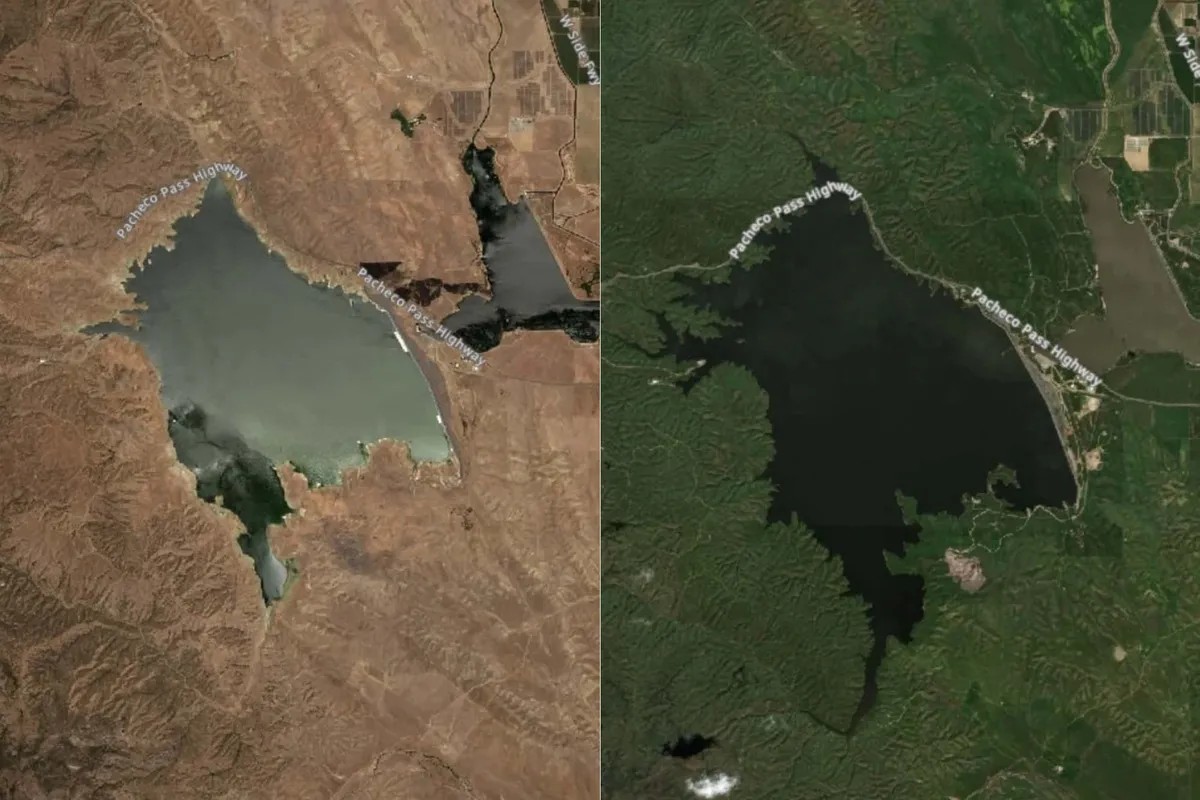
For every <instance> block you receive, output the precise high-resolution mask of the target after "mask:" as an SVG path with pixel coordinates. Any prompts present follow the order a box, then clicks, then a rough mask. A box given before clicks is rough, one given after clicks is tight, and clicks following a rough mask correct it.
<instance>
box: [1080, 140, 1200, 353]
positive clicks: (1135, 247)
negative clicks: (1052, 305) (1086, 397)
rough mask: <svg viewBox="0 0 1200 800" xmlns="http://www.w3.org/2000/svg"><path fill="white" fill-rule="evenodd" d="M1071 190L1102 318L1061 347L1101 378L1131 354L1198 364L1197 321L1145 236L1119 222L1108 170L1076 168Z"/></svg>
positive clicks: (1084, 322)
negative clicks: (1091, 254) (1092, 260)
mask: <svg viewBox="0 0 1200 800" xmlns="http://www.w3.org/2000/svg"><path fill="white" fill-rule="evenodd" d="M1075 188H1076V191H1078V193H1079V202H1080V205H1081V206H1082V207H1083V221H1084V224H1085V225H1086V226H1087V229H1088V233H1089V234H1091V239H1092V247H1093V248H1094V251H1095V255H1096V270H1097V278H1098V279H1099V282H1100V296H1101V297H1102V298H1103V300H1104V317H1103V318H1098V317H1094V316H1086V317H1082V318H1080V319H1078V320H1076V321H1075V322H1074V323H1073V328H1074V330H1073V331H1072V332H1071V333H1070V334H1069V335H1068V336H1067V337H1065V338H1064V339H1063V346H1064V347H1066V348H1067V349H1068V350H1070V351H1071V352H1072V353H1074V354H1075V355H1076V356H1077V357H1078V358H1079V360H1080V361H1082V362H1084V363H1085V364H1086V365H1087V366H1088V367H1089V368H1090V369H1092V370H1093V371H1095V372H1096V373H1097V374H1101V375H1102V374H1103V373H1104V372H1105V371H1107V370H1109V369H1111V368H1112V367H1113V366H1115V365H1116V363H1117V360H1118V359H1119V358H1120V357H1121V356H1122V355H1124V354H1125V353H1126V352H1129V351H1135V352H1141V353H1178V354H1179V355H1181V356H1183V357H1184V358H1185V359H1187V361H1188V362H1189V363H1192V364H1200V320H1197V319H1196V318H1195V317H1193V316H1192V315H1191V312H1189V311H1188V308H1187V304H1186V303H1185V302H1184V299H1183V295H1182V294H1180V292H1179V287H1178V285H1177V284H1176V283H1175V278H1174V276H1172V275H1171V271H1170V268H1169V267H1168V266H1167V264H1166V262H1165V261H1164V260H1163V256H1162V253H1160V252H1159V250H1158V247H1157V246H1156V245H1155V243H1154V239H1153V238H1152V237H1151V235H1150V231H1149V230H1147V229H1146V226H1145V225H1144V224H1143V223H1142V222H1141V221H1140V220H1135V221H1133V222H1126V221H1125V219H1124V217H1122V216H1121V205H1120V201H1119V200H1118V198H1117V195H1116V190H1115V189H1114V188H1113V184H1112V180H1111V179H1110V177H1109V172H1108V170H1107V169H1105V168H1104V167H1098V166H1091V165H1087V164H1085V165H1083V166H1081V167H1079V168H1078V169H1077V170H1076V171H1075Z"/></svg>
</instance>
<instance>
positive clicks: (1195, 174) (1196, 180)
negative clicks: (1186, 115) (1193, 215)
mask: <svg viewBox="0 0 1200 800" xmlns="http://www.w3.org/2000/svg"><path fill="white" fill-rule="evenodd" d="M1198 115H1200V109H1198V108H1197V107H1196V106H1192V130H1193V131H1195V130H1200V128H1197V127H1196V123H1198V122H1200V119H1198V118H1197V116H1198ZM1197 138H1198V137H1196V136H1192V137H1191V145H1192V146H1191V158H1192V168H1191V170H1190V172H1189V176H1188V199H1189V202H1190V203H1191V204H1192V205H1198V204H1200V171H1198V170H1197V164H1196V161H1197V159H1196V153H1197V152H1200V151H1198V150H1197V147H1198V146H1200V142H1197V141H1196V139H1197Z"/></svg>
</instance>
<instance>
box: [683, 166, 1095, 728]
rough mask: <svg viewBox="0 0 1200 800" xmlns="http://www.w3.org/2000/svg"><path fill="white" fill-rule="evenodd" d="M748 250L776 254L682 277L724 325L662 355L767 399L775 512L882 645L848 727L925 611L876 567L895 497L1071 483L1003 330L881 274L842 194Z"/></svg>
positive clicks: (887, 544)
mask: <svg viewBox="0 0 1200 800" xmlns="http://www.w3.org/2000/svg"><path fill="white" fill-rule="evenodd" d="M826 176H829V173H826ZM832 177H834V178H836V176H832ZM757 241H761V242H762V243H764V244H767V245H769V246H770V247H772V248H773V254H772V255H771V256H770V258H769V259H768V260H767V261H766V262H765V263H762V264H759V265H757V266H755V267H753V268H751V269H734V270H733V272H732V275H731V277H730V280H729V282H728V283H710V284H706V283H703V282H701V281H699V280H693V279H688V278H679V280H681V281H682V282H683V283H685V284H686V285H687V287H688V288H689V290H690V292H691V302H692V303H693V304H694V305H696V306H699V307H704V308H709V309H712V310H714V311H716V312H717V313H718V314H720V315H721V316H722V317H723V318H725V319H728V320H730V321H731V324H730V325H729V326H727V327H726V328H725V332H724V334H723V335H721V336H720V337H718V338H716V339H712V340H708V341H703V340H700V339H698V338H694V337H692V336H689V335H683V336H676V335H675V334H674V333H673V332H670V331H668V333H669V334H670V337H669V338H670V343H669V345H668V346H669V349H671V350H672V351H673V352H674V354H675V355H676V356H677V357H678V358H679V359H680V360H684V361H693V362H694V361H696V360H699V359H705V360H706V362H707V363H706V365H705V366H704V367H703V368H701V369H700V370H699V371H697V372H696V373H694V374H693V375H692V376H691V378H690V380H689V384H694V383H695V381H696V380H698V379H699V377H701V376H702V375H704V374H706V373H707V371H708V370H709V369H711V368H712V367H713V366H714V365H716V364H719V363H732V364H738V365H741V366H743V367H745V368H746V369H748V370H750V372H752V373H753V374H754V377H755V378H756V380H757V381H758V383H759V385H760V386H762V388H763V389H764V390H765V391H766V393H767V394H768V396H769V401H770V406H769V417H770V422H771V427H772V431H773V435H774V441H775V449H776V455H775V457H774V459H773V461H772V462H771V465H770V467H769V470H768V477H769V478H770V480H771V482H772V483H773V484H774V486H775V494H774V498H773V502H772V505H771V509H770V518H771V520H772V521H781V522H790V521H791V519H792V517H793V515H795V516H796V517H797V518H798V519H799V520H800V521H801V522H803V523H804V524H805V525H806V526H807V527H809V528H810V529H811V530H812V531H813V534H814V535H815V536H816V538H817V539H818V540H819V541H820V542H821V543H822V544H823V545H824V546H825V547H826V548H828V550H829V551H830V552H831V553H832V554H834V555H836V556H837V557H838V558H840V559H841V561H842V564H843V565H844V570H845V574H846V577H847V579H848V581H849V584H850V588H851V590H852V591H853V592H854V593H856V594H859V595H861V596H862V597H863V598H864V599H865V600H866V601H867V602H868V604H869V607H870V611H869V624H870V625H871V628H872V630H873V631H874V634H875V637H876V647H875V651H874V653H873V655H872V657H871V661H870V663H868V665H867V674H866V676H865V680H864V683H865V687H866V688H865V691H864V697H863V704H862V706H861V707H860V711H859V715H858V717H856V720H857V718H860V717H861V715H862V714H863V713H865V712H866V711H867V709H869V707H870V705H871V704H872V702H873V700H874V696H875V692H876V687H875V672H876V671H877V669H878V666H879V663H880V661H881V659H882V658H883V653H884V644H885V643H886V640H887V639H888V638H889V637H894V638H896V639H898V640H900V641H902V642H907V641H909V640H910V638H911V637H912V636H913V631H914V626H915V625H916V623H917V622H918V621H919V620H920V619H921V616H922V614H923V610H922V602H923V593H924V592H923V584H922V581H921V579H920V578H919V577H917V576H915V575H905V574H893V573H892V572H891V571H890V570H889V569H888V566H887V564H886V562H885V556H884V554H885V552H889V551H890V552H892V553H896V554H903V552H904V549H905V545H906V543H910V542H913V541H916V539H917V537H918V536H919V535H920V530H919V528H917V527H915V526H910V525H906V524H905V522H904V520H903V518H902V515H901V511H900V508H899V506H898V504H897V498H896V493H897V492H902V493H903V494H905V495H907V496H910V497H913V498H915V499H916V500H917V504H918V509H919V511H920V512H921V513H937V512H948V513H951V514H958V513H961V512H962V511H963V502H962V498H963V495H964V494H967V493H971V494H979V493H984V492H986V491H988V478H989V474H991V473H992V472H993V470H994V469H995V468H996V467H997V466H999V465H1004V466H1007V467H1010V468H1012V469H1013V470H1015V472H1016V476H1017V480H1018V482H1019V485H1016V486H1004V485H1001V486H997V487H995V491H996V493H997V495H998V496H999V497H1001V498H1002V499H1004V500H1006V501H1007V502H1008V503H1010V504H1011V505H1012V506H1013V507H1014V508H1017V509H1026V508H1030V507H1032V506H1035V505H1044V506H1053V507H1057V506H1062V505H1063V504H1070V503H1073V502H1074V501H1075V495H1076V485H1075V481H1074V476H1073V473H1072V471H1071V469H1070V466H1069V464H1068V462H1067V458H1066V455H1065V454H1064V451H1063V448H1062V444H1061V442H1060V440H1059V437H1058V433H1057V431H1056V429H1055V427H1054V423H1053V420H1052V417H1051V415H1050V412H1049V410H1048V408H1047V407H1046V404H1045V401H1044V400H1043V398H1042V396H1041V394H1040V392H1039V391H1038V389H1037V387H1036V386H1035V384H1034V383H1033V381H1032V379H1031V377H1030V375H1029V373H1028V372H1027V371H1026V369H1025V367H1024V365H1023V364H1022V362H1021V360H1020V357H1019V356H1018V355H1017V353H1016V352H1015V351H1014V349H1013V347H1012V345H1011V343H1010V342H1009V340H1008V338H1007V337H1006V336H1005V334H1004V333H1003V332H1002V331H1001V330H1000V329H999V328H998V327H997V326H996V325H995V324H993V323H992V322H990V321H988V320H987V319H985V318H984V317H983V315H982V314H981V313H980V312H979V311H978V310H977V309H975V308H968V307H964V306H962V305H961V304H960V303H959V302H958V301H957V300H955V299H954V298H953V297H952V296H951V295H950V294H949V293H947V292H944V291H940V290H936V291H935V290H932V289H931V288H930V287H929V286H928V285H922V284H921V283H918V281H917V280H916V279H914V278H912V277H910V276H909V275H906V274H905V273H903V272H901V271H899V270H898V269H896V268H893V267H892V266H891V265H890V264H889V263H888V262H887V260H886V259H885V258H884V257H883V255H882V254H881V253H880V252H879V251H878V250H877V249H876V248H875V246H874V242H873V239H872V234H871V231H870V228H869V225H868V223H867V220H866V217H865V215H864V214H862V213H861V212H853V211H852V210H851V207H850V203H849V201H848V200H847V199H846V198H845V197H844V196H843V195H834V197H832V198H830V199H828V200H823V201H820V202H819V203H817V204H816V205H815V206H812V207H810V208H809V209H807V210H806V211H804V212H803V213H802V214H801V215H800V216H798V217H794V218H792V221H791V224H790V227H789V228H788V229H787V230H785V231H784V232H781V233H773V234H760V239H758V240H757ZM685 388H686V387H685Z"/></svg>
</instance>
